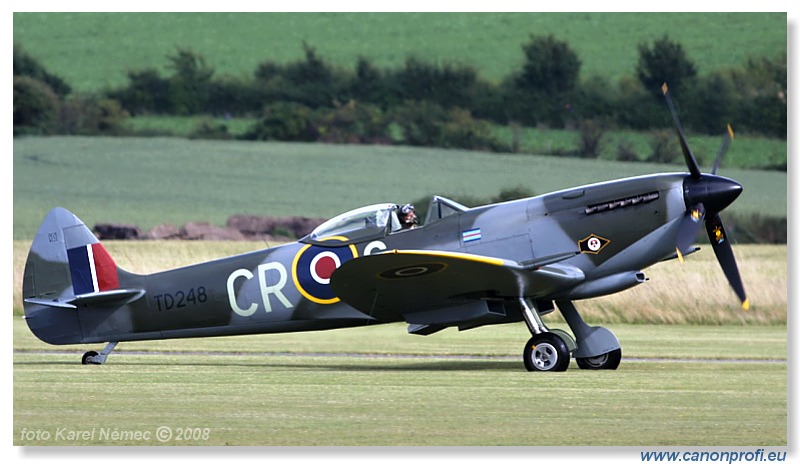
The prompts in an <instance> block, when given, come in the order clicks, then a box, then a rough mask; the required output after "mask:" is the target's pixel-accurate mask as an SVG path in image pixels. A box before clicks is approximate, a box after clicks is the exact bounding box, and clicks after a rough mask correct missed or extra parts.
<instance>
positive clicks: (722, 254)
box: [706, 214, 750, 310]
mask: <svg viewBox="0 0 800 468" xmlns="http://www.w3.org/2000/svg"><path fill="white" fill-rule="evenodd" d="M706 231H707V232H708V240H709V241H711V246H712V247H713V248H714V254H716V256H717V261H719V264H720V266H721V267H722V271H723V272H725V277H726V278H728V283H730V285H731V288H733V291H734V292H735V293H736V296H738V297H739V300H740V301H742V308H743V309H744V310H747V309H749V308H750V301H749V300H748V299H747V294H746V293H745V292H744V285H743V284H742V277H741V276H740V275H739V267H737V266H736V258H735V257H734V256H733V249H731V243H730V242H729V241H728V235H727V234H726V233H725V227H724V226H723V225H722V219H720V217H719V214H714V216H712V217H709V218H708V219H706Z"/></svg>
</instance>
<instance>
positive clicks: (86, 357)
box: [81, 351, 98, 365]
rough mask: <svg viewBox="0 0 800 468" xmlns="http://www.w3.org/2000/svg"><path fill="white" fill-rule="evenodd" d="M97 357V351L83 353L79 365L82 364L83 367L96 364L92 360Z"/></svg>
mask: <svg viewBox="0 0 800 468" xmlns="http://www.w3.org/2000/svg"><path fill="white" fill-rule="evenodd" d="M97 355H98V353H97V351H87V352H85V353H84V354H83V357H82V358H81V364H83V365H86V364H98V363H97V362H95V361H94V360H93V358H94V357H96V356H97Z"/></svg>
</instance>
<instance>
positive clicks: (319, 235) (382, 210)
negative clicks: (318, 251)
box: [300, 196, 469, 247]
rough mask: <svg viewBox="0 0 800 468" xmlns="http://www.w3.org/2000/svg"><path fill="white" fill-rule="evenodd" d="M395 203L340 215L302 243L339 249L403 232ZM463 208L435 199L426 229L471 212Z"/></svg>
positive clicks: (314, 231) (452, 202)
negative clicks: (444, 220)
mask: <svg viewBox="0 0 800 468" xmlns="http://www.w3.org/2000/svg"><path fill="white" fill-rule="evenodd" d="M397 209H398V206H397V205H395V204H394V203H378V204H376V205H369V206H364V207H361V208H356V209H355V210H351V211H348V212H347V213H343V214H340V215H339V216H336V217H335V218H331V219H329V220H328V221H325V222H324V223H322V224H320V225H319V226H318V227H317V228H316V229H314V230H313V231H311V234H309V235H307V236H305V237H303V238H302V239H300V242H305V243H308V244H317V245H326V246H331V247H332V246H338V245H346V244H352V243H358V242H364V241H369V240H372V239H379V238H381V237H384V236H388V235H389V234H392V233H395V232H398V231H401V230H402V226H401V225H400V220H399V219H398V217H397ZM468 209H469V208H467V207H466V206H464V205H461V204H460V203H456V202H454V201H452V200H449V199H447V198H444V197H440V196H434V197H433V198H432V199H431V201H430V204H429V205H428V215H427V217H426V219H425V225H428V224H432V223H435V222H436V221H439V220H441V219H443V218H446V217H448V216H451V215H453V214H456V213H460V212H463V211H466V210H468Z"/></svg>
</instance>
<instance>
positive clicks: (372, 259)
mask: <svg viewBox="0 0 800 468" xmlns="http://www.w3.org/2000/svg"><path fill="white" fill-rule="evenodd" d="M583 279H584V275H583V272H582V271H581V270H580V269H578V268H576V267H573V266H571V265H566V264H559V263H551V264H546V265H543V266H523V265H521V264H519V263H517V262H514V261H511V260H505V259H501V258H495V257H485V256H480V255H471V254H463V253H456V252H446V251H429V250H392V251H388V252H383V253H380V254H375V255H369V256H366V257H359V258H355V259H353V260H350V261H348V262H346V263H344V264H343V265H342V266H341V267H339V268H337V269H336V271H335V272H334V273H333V276H332V277H331V283H330V284H331V288H332V289H333V291H334V293H335V294H336V295H337V296H338V297H339V298H340V299H341V300H342V301H344V302H346V303H347V304H350V305H351V306H353V307H354V308H356V309H358V310H360V311H361V312H364V313H365V314H368V315H370V316H372V317H375V318H376V319H377V320H381V321H389V320H397V319H398V318H400V317H406V316H408V315H410V314H414V313H419V312H424V311H431V310H435V309H447V308H450V307H453V306H457V305H460V304H465V303H468V302H475V301H476V300H481V299H486V298H495V299H496V298H509V299H516V298H519V297H543V296H546V295H547V294H549V293H551V292H554V291H558V290H560V289H563V288H567V287H569V286H573V285H575V284H577V283H579V282H580V281H582V280H583Z"/></svg>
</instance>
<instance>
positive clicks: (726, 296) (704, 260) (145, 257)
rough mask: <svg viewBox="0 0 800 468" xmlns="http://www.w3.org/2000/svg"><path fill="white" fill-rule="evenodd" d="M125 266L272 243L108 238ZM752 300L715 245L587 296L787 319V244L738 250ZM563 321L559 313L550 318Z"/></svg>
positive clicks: (584, 304) (138, 268)
mask: <svg viewBox="0 0 800 468" xmlns="http://www.w3.org/2000/svg"><path fill="white" fill-rule="evenodd" d="M104 245H105V246H106V247H107V249H108V250H109V252H110V253H111V255H112V256H113V257H114V259H115V260H116V261H117V263H118V264H119V266H120V267H122V268H124V269H126V270H129V271H132V272H135V273H152V272H155V271H159V270H164V269H169V268H177V267H181V266H186V265H190V264H194V263H199V262H203V261H207V260H212V259H215V258H220V257H224V256H229V255H236V254H239V253H244V252H249V251H252V250H256V249H263V248H266V247H268V245H267V244H265V243H263V242H202V241H143V242H122V241H121V242H107V243H104ZM29 247H30V242H29V241H28V242H26V241H14V291H13V301H14V313H16V314H22V293H21V290H22V274H23V270H24V266H25V259H26V257H27V252H28V249H29ZM734 252H735V254H736V258H737V261H738V263H739V269H740V270H741V274H742V278H743V281H744V284H745V289H746V290H747V292H748V296H749V299H750V304H751V307H750V310H749V311H744V310H742V308H741V307H740V305H739V301H738V299H737V298H736V296H735V295H734V294H733V292H732V291H731V289H730V287H729V286H728V283H727V280H726V279H725V276H724V274H723V273H722V269H721V268H720V266H719V264H718V263H717V260H716V258H715V257H714V253H713V251H712V250H711V247H709V246H703V248H702V249H701V250H700V251H699V252H697V253H695V254H693V255H690V256H688V257H686V261H685V263H683V264H681V263H679V262H678V261H677V260H676V261H670V262H663V263H659V264H657V265H654V266H652V267H651V268H649V269H647V270H646V271H645V273H647V276H648V277H649V278H650V281H648V282H647V283H645V284H643V285H641V286H638V287H635V288H633V289H631V290H628V291H624V292H622V293H619V294H615V295H611V296H606V297H601V298H597V299H590V300H585V301H579V302H578V303H577V306H578V309H579V310H580V311H581V312H582V313H583V316H584V318H585V319H586V321H587V322H590V323H656V324H712V325H722V324H785V323H786V319H787V303H788V301H787V296H788V282H787V275H788V258H787V248H786V246H785V245H741V246H736V247H735V248H734ZM547 319H548V321H549V322H552V321H556V322H558V321H560V316H559V314H552V315H550V316H548V317H547Z"/></svg>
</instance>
